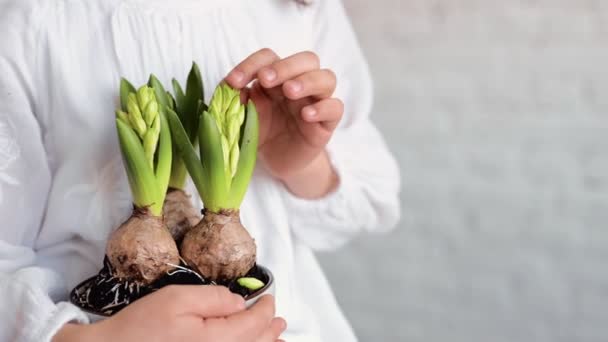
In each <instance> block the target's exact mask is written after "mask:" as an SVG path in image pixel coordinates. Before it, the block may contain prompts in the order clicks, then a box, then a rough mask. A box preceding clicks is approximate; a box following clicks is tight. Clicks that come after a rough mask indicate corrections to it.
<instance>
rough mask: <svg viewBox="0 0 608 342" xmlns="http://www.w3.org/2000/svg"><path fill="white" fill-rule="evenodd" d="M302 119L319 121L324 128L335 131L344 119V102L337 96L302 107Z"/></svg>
mask: <svg viewBox="0 0 608 342" xmlns="http://www.w3.org/2000/svg"><path fill="white" fill-rule="evenodd" d="M301 113H302V119H303V120H304V121H306V122H319V123H321V125H322V126H323V128H325V129H327V130H329V131H333V130H334V129H335V128H336V126H338V123H339V122H340V120H341V119H342V115H343V113H344V104H343V103H342V101H340V100H339V99H336V98H329V99H325V100H321V101H319V102H316V103H313V104H311V105H308V106H306V107H304V108H302V112H301Z"/></svg>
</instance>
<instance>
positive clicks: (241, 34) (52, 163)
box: [0, 0, 399, 342]
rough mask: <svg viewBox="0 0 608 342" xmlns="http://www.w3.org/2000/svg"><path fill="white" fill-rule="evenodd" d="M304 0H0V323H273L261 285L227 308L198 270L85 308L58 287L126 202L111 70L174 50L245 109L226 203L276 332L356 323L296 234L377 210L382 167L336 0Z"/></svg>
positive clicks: (267, 331) (171, 65)
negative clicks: (240, 155)
mask: <svg viewBox="0 0 608 342" xmlns="http://www.w3.org/2000/svg"><path fill="white" fill-rule="evenodd" d="M308 2H311V3H310V4H305V3H303V2H301V1H295V0H257V1H248V0H171V1H170V0H103V1H102V0H97V1H95V0H89V1H77V0H0V186H1V188H0V217H2V219H3V224H2V226H1V227H0V298H2V305H1V306H0V340H2V341H5V340H18V341H36V342H39V341H49V340H51V339H53V340H54V341H72V340H73V341H78V340H80V341H83V340H95V339H99V340H113V341H116V342H118V341H123V340H124V341H133V340H142V341H143V340H146V341H152V340H163V341H170V340H191V338H192V337H195V338H194V339H195V340H197V341H218V340H221V341H275V340H276V339H277V336H278V334H279V333H280V332H281V331H282V330H283V329H284V328H285V322H284V321H282V320H281V319H278V318H274V319H273V316H274V315H275V313H274V312H273V310H274V306H273V303H272V300H270V299H268V298H267V299H265V300H264V301H262V302H261V303H260V304H259V305H257V306H256V307H255V308H254V309H251V310H246V311H242V302H241V301H239V300H238V299H235V298H234V296H232V295H230V294H228V293H227V291H226V292H224V291H222V290H217V289H209V288H208V287H194V289H193V288H192V287H187V286H185V287H180V288H176V287H170V288H168V289H166V290H165V289H163V290H161V291H158V292H157V293H155V294H152V295H150V296H147V297H145V298H143V299H142V300H140V301H138V302H136V303H134V304H132V305H131V306H129V307H128V308H127V309H125V310H123V311H121V312H119V313H118V314H117V315H115V316H113V317H112V318H110V319H107V320H105V321H103V322H101V323H95V324H86V323H88V322H87V319H86V316H85V315H84V314H83V312H81V311H80V310H78V309H77V308H76V307H74V306H73V305H71V304H69V303H68V302H66V300H67V292H68V290H69V289H70V288H72V287H73V286H74V285H76V284H77V283H78V282H80V281H82V280H83V279H85V278H86V277H89V276H91V275H93V274H95V273H96V272H97V271H98V269H99V268H100V266H101V265H100V262H101V260H102V259H103V255H104V248H105V243H106V239H107V236H108V234H109V232H110V231H111V230H112V229H113V228H115V227H117V226H118V225H119V224H120V223H121V222H122V221H123V220H124V219H125V218H126V217H128V215H129V211H130V198H129V195H128V194H129V192H128V191H129V190H128V183H127V180H126V176H125V174H124V170H123V167H122V164H121V163H122V161H121V157H120V153H119V149H118V146H117V139H116V133H115V126H114V125H115V123H114V116H113V115H114V109H115V108H116V107H117V99H116V95H117V93H118V89H117V85H118V81H119V78H120V77H121V76H124V77H126V78H127V79H129V80H131V81H132V82H133V83H134V84H143V83H145V81H146V79H147V76H148V74H149V73H150V72H153V73H155V74H156V75H157V76H158V77H159V79H160V80H161V81H162V82H163V83H164V84H165V85H168V84H169V81H170V79H171V77H173V76H177V77H178V79H180V81H183V80H184V78H185V74H186V72H187V71H188V69H189V66H190V64H191V63H192V61H196V62H197V63H198V64H199V66H200V69H201V71H202V74H203V78H204V82H205V85H206V90H207V92H206V96H207V97H209V96H210V95H211V90H212V89H213V87H214V86H215V85H216V84H218V83H219V82H221V81H222V80H225V81H226V82H228V83H229V84H230V85H232V86H233V87H237V88H246V89H248V90H245V92H246V93H247V94H248V96H249V98H251V99H252V100H253V101H254V102H255V103H256V106H257V108H258V111H259V113H260V126H261V132H260V135H261V137H260V148H259V156H260V163H258V167H257V169H256V172H255V174H254V178H253V180H252V184H251V186H250V188H249V190H248V193H247V196H246V199H245V202H244V203H243V206H242V207H241V211H242V215H241V216H242V219H243V221H244V225H245V226H246V227H248V229H249V230H250V233H251V235H252V236H253V237H254V238H255V240H256V243H257V245H258V262H259V263H260V264H263V265H265V266H267V267H268V268H269V269H271V270H272V271H273V273H274V275H275V279H276V293H275V296H276V315H279V316H282V317H284V318H285V320H286V321H287V322H288V326H289V327H288V328H287V330H285V331H284V332H283V334H282V335H281V338H283V339H285V340H287V341H290V342H297V341H306V342H314V341H340V342H348V341H355V340H356V339H355V336H354V334H353V332H352V329H351V327H350V326H349V324H348V323H347V321H346V320H345V318H344V316H343V314H342V313H341V311H340V309H339V308H338V305H337V303H336V301H335V299H334V297H333V294H332V292H331V289H330V287H329V284H328V282H327V280H326V279H325V277H324V276H323V273H322V271H321V268H320V266H319V264H318V262H317V260H316V259H315V256H314V254H313V251H315V250H329V249H334V248H337V247H339V246H341V245H343V244H344V243H345V242H347V241H348V240H349V239H350V238H351V237H353V236H354V235H355V234H357V233H359V232H361V231H365V230H367V231H372V230H374V231H375V230H387V229H390V228H391V227H393V226H394V224H395V222H396V221H397V219H398V216H399V209H398V199H397V193H398V189H399V175H398V170H397V167H396V164H395V162H394V160H393V158H392V157H391V155H390V154H389V152H388V150H387V148H386V146H385V144H384V142H383V140H382V138H381V136H380V135H379V133H378V132H377V130H376V128H375V127H374V126H373V124H372V123H371V121H370V119H369V112H370V110H371V101H372V96H371V92H372V87H371V83H370V77H369V74H368V71H367V69H366V64H365V61H364V59H363V56H362V53H361V51H360V49H359V46H358V44H357V42H356V39H355V37H354V34H353V31H352V28H351V27H350V24H349V22H348V20H347V18H346V15H345V12H344V9H343V7H342V5H341V3H340V1H339V0H313V1H308ZM235 66H236V67H235ZM252 81H253V82H252ZM336 81H337V83H336ZM251 82H252V83H251ZM248 84H250V86H249V87H248ZM336 84H337V86H336ZM207 100H208V99H207ZM342 114H344V116H343V117H342ZM330 138H331V140H330ZM361 295H372V294H361ZM172 303H173V304H172ZM176 303H178V304H179V305H176ZM190 314H192V315H190ZM185 317H187V318H185ZM213 317H225V318H222V319H217V318H216V319H214V318H213ZM201 318H202V319H201ZM202 322H205V324H202ZM78 323H81V324H78ZM238 329H240V330H238ZM236 330H238V332H237V331H236ZM239 334H240V335H239ZM218 336H219V337H218ZM194 339H192V340H194Z"/></svg>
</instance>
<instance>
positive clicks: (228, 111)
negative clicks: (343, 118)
mask: <svg viewBox="0 0 608 342" xmlns="http://www.w3.org/2000/svg"><path fill="white" fill-rule="evenodd" d="M167 118H168V121H169V125H170V127H171V132H172V137H173V142H174V145H175V148H176V151H177V153H178V154H179V156H180V157H181V159H182V160H183V161H184V163H185V165H186V168H187V170H188V173H189V174H190V176H191V178H192V180H193V182H194V184H195V185H196V188H197V191H198V193H199V195H200V196H201V198H202V200H203V204H204V209H203V211H204V217H203V219H202V220H201V221H200V222H199V223H198V224H197V225H196V226H195V227H194V228H192V229H191V230H190V231H189V232H188V233H187V234H186V235H185V237H184V240H183V242H182V243H181V248H180V249H181V255H182V257H183V259H184V260H185V261H186V262H187V263H188V264H189V265H190V266H191V267H193V268H194V269H196V270H197V271H198V272H200V273H201V274H202V275H204V276H206V277H207V278H208V279H210V280H214V281H222V280H229V279H236V278H239V277H242V276H244V275H245V274H246V273H247V272H248V271H249V270H250V269H251V268H252V267H253V266H254V264H255V260H256V245H255V243H254V241H253V239H252V238H251V236H250V235H249V233H248V232H247V230H246V229H245V227H243V225H242V224H241V220H240V215H239V207H240V205H241V203H242V201H243V198H244V196H245V193H246V191H247V187H248V185H249V182H250V180H251V177H252V174H253V170H254V167H255V163H256V158H257V148H258V134H259V133H258V130H259V123H258V114H257V111H256V108H255V105H254V104H253V102H251V101H249V103H248V104H247V105H246V106H245V105H243V104H241V100H240V92H239V91H238V90H235V89H232V88H231V87H230V86H228V85H227V84H225V83H222V84H220V85H219V86H218V87H217V88H216V90H215V92H214V94H213V97H212V98H211V102H210V103H209V108H208V109H207V110H205V109H202V110H201V113H200V116H199V124H198V142H199V148H200V159H199V158H198V157H197V155H196V152H195V147H194V146H193V144H192V142H191V140H190V138H189V136H188V132H187V131H186V130H185V129H184V126H183V125H182V122H181V121H180V118H179V116H178V115H177V113H175V112H174V111H172V110H169V111H168V115H167Z"/></svg>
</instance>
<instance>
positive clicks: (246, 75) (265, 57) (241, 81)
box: [225, 48, 279, 89]
mask: <svg viewBox="0 0 608 342" xmlns="http://www.w3.org/2000/svg"><path fill="white" fill-rule="evenodd" d="M278 60H279V56H277V54H276V53H275V52H274V51H272V50H271V49H268V48H264V49H261V50H259V51H256V52H254V53H252V54H251V55H249V57H247V58H245V59H244V60H243V61H242V62H241V63H239V65H237V66H236V67H235V68H234V69H232V71H231V72H230V73H229V74H228V76H226V79H225V80H226V82H227V83H228V84H229V85H230V86H232V87H234V88H237V89H240V88H243V87H244V86H246V85H247V84H249V82H251V81H252V80H253V79H254V78H255V76H256V74H257V73H258V71H259V70H260V69H261V68H263V67H265V66H267V65H271V64H272V63H274V62H276V61H278Z"/></svg>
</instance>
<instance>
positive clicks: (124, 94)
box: [120, 78, 137, 112]
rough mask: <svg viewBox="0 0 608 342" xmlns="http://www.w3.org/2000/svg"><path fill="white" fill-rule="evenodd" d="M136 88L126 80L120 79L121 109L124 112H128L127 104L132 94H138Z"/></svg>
mask: <svg viewBox="0 0 608 342" xmlns="http://www.w3.org/2000/svg"><path fill="white" fill-rule="evenodd" d="M136 92H137V90H135V87H133V85H132V84H131V83H130V82H129V81H127V79H125V78H121V79H120V108H121V109H122V111H123V112H127V111H128V110H127V102H128V99H129V94H130V93H136Z"/></svg>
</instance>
